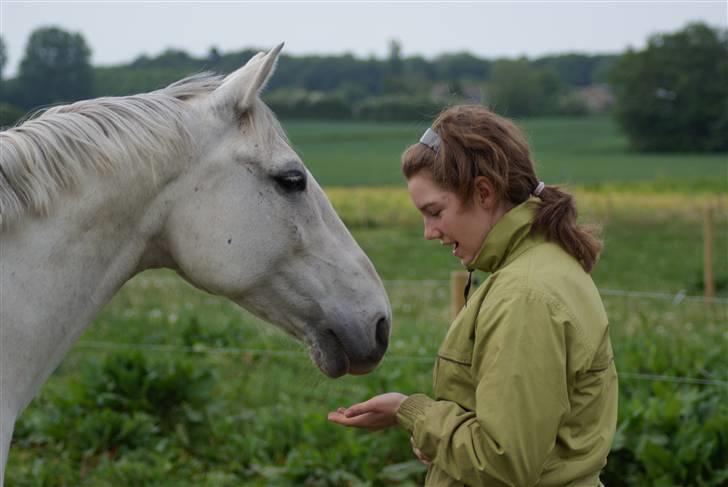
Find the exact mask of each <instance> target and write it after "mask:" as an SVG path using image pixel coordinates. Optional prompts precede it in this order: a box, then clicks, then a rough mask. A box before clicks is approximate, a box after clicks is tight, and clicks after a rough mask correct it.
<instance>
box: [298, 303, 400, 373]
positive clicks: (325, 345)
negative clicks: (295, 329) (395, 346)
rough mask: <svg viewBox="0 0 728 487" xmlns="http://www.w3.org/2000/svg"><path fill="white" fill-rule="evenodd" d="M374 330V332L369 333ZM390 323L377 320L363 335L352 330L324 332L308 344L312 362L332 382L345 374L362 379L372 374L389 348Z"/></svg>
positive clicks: (349, 328)
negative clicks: (361, 377) (363, 376)
mask: <svg viewBox="0 0 728 487" xmlns="http://www.w3.org/2000/svg"><path fill="white" fill-rule="evenodd" d="M372 327H373V331H370V330H372ZM390 330H391V320H390V318H389V317H388V316H383V315H382V316H380V317H378V318H377V319H376V320H374V324H373V325H369V326H366V327H365V332H364V333H362V332H361V331H360V329H358V328H356V327H352V326H346V325H344V326H341V327H338V328H337V329H334V328H325V329H323V330H322V331H319V332H316V333H315V335H314V337H313V338H312V340H311V348H310V353H311V359H312V360H313V362H314V363H315V364H316V365H317V366H318V367H319V369H321V371H322V372H323V373H324V374H325V375H327V376H329V377H331V378H333V379H335V378H337V377H341V376H342V375H344V374H352V375H363V374H368V373H369V372H371V371H373V370H374V369H375V368H376V367H377V365H378V364H379V362H380V361H381V360H382V357H383V356H384V352H386V351H387V346H388V345H389V333H390Z"/></svg>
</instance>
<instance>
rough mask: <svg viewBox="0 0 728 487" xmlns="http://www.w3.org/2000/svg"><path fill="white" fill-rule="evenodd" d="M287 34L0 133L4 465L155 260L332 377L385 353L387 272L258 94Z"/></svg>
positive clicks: (363, 369) (364, 368)
mask: <svg viewBox="0 0 728 487" xmlns="http://www.w3.org/2000/svg"><path fill="white" fill-rule="evenodd" d="M281 47H282V44H281V45H280V46H278V47H277V48H275V49H273V50H271V51H270V52H268V53H267V54H264V53H259V54H258V55H256V56H255V57H253V58H252V59H251V60H250V61H249V62H248V63H247V64H246V65H245V66H243V67H242V68H240V69H239V70H237V71H236V72H234V73H232V74H231V75H229V76H227V77H226V78H224V79H222V78H220V77H214V76H197V77H192V78H188V79H185V80H182V81H180V82H177V83H175V84H173V85H170V86H169V87H167V88H165V89H162V90H160V91H156V92H153V93H148V94H141V95H136V96H129V97H121V98H101V99H96V100H89V101H82V102H78V103H74V104H72V105H67V106H60V107H55V108H52V109H50V110H48V111H46V112H45V113H44V114H42V115H41V116H39V117H36V118H34V119H32V120H30V121H27V122H25V123H24V124H23V125H21V126H19V127H16V128H13V129H10V130H8V131H6V132H2V133H0V143H1V149H0V218H1V220H0V239H1V240H0V324H1V328H0V367H1V369H0V441H1V442H2V443H1V445H0V448H1V453H2V458H0V462H1V463H0V468H2V470H0V472H1V471H4V466H5V463H6V461H7V455H8V449H9V445H10V439H11V436H12V431H13V426H14V423H15V420H16V418H17V417H18V415H19V414H20V412H21V411H22V410H23V409H24V408H25V407H26V406H27V404H28V403H29V402H30V400H31V399H32V397H33V396H34V395H35V394H36V393H37V391H38V389H39V388H40V387H41V385H42V384H43V382H44V381H45V380H46V379H47V378H48V376H49V375H50V374H51V372H52V371H53V370H54V369H55V368H56V367H57V365H58V364H59V362H60V361H61V359H62V357H63V356H64V354H65V353H66V352H67V351H68V350H69V349H70V347H71V346H72V344H73V343H74V341H75V340H76V339H77V338H78V336H79V335H80V334H81V333H82V332H83V331H84V329H85V328H86V327H87V326H88V324H89V323H90V322H91V321H92V320H93V318H94V316H96V314H97V313H98V312H99V310H100V309H101V308H102V307H103V306H104V304H105V303H107V302H108V301H109V300H110V299H111V297H112V296H113V295H114V294H115V293H116V292H117V291H118V290H119V288H120V287H121V286H122V284H124V282H126V281H127V280H128V279H130V278H131V277H132V276H134V275H135V274H137V273H139V272H141V271H143V270H145V269H150V268H159V267H167V268H171V269H174V270H176V271H177V272H178V273H179V274H180V275H181V276H182V277H183V278H184V279H186V280H188V281H189V282H190V283H192V284H193V285H194V286H196V287H198V288H200V289H202V290H205V291H207V292H210V293H213V294H217V295H222V296H226V297H228V298H230V299H231V300H232V301H234V302H235V303H237V304H239V305H240V306H242V307H243V308H245V309H248V310H250V311H251V312H253V313H254V314H256V315H257V316H259V317H261V318H263V319H264V320H266V321H269V322H271V323H274V324H276V325H278V326H279V327H281V328H282V329H283V330H285V331H286V332H287V333H289V334H290V335H292V336H293V337H295V338H296V339H299V340H302V341H304V342H305V343H306V344H307V345H308V346H309V350H310V354H311V357H312V359H313V361H314V362H315V363H316V364H317V365H318V367H319V368H320V369H321V370H322V371H323V372H324V373H325V374H326V375H328V376H330V377H338V376H341V375H343V374H346V373H352V374H363V373H367V372H370V371H371V370H373V369H374V367H376V365H377V363H378V362H379V361H380V359H381V358H382V356H383V354H384V352H385V350H386V348H387V342H388V340H389V332H390V323H391V310H390V306H389V302H388V300H387V296H386V294H385V291H384V288H383V286H382V283H381V281H380V279H379V276H378V275H377V273H376V271H375V270H374V267H373V266H372V264H371V262H370V261H369V259H368V258H367V257H366V256H365V255H364V253H363V252H362V250H361V249H360V248H359V246H358V245H357V244H356V243H355V242H354V240H353V238H352V237H351V235H350V234H349V232H348V231H347V229H346V228H345V227H344V225H343V223H342V222H341V220H340V219H339V218H338V216H337V215H336V213H335V212H334V210H333V208H332V207H331V204H330V203H329V201H328V199H327V198H326V196H325V195H324V193H323V191H322V190H321V188H320V186H319V185H318V184H317V183H316V181H315V180H314V178H313V177H312V176H311V174H310V173H309V172H308V171H307V170H306V168H305V167H304V165H303V163H302V161H301V159H300V158H299V157H298V156H297V155H296V153H295V152H294V151H293V149H291V147H290V146H289V144H288V142H287V139H286V137H285V134H284V133H283V130H282V129H281V127H280V125H279V124H278V123H277V121H276V119H275V117H274V115H273V114H272V112H271V111H270V110H269V109H268V108H267V107H266V106H265V105H264V104H263V102H262V101H261V100H260V98H259V92H260V90H261V89H262V87H263V86H264V84H265V82H266V81H267V79H268V78H269V76H270V74H271V73H272V70H273V67H274V65H275V62H276V59H277V57H278V53H279V52H280V49H281ZM0 479H1V474H0Z"/></svg>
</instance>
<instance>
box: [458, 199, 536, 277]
mask: <svg viewBox="0 0 728 487" xmlns="http://www.w3.org/2000/svg"><path fill="white" fill-rule="evenodd" d="M538 204H539V200H538V199H537V198H533V197H531V198H529V199H528V200H526V201H524V202H523V203H521V204H520V205H518V206H515V207H513V208H511V210H510V211H508V212H507V213H506V214H505V215H503V216H502V217H501V219H500V220H498V221H497V222H496V223H495V225H493V228H491V229H490V232H488V235H486V236H485V240H484V241H483V246H482V247H481V248H480V251H479V252H478V255H476V256H475V259H473V261H472V262H471V263H470V264H469V265H468V266H467V267H468V270H469V271H473V270H475V269H478V270H481V271H485V272H495V271H496V270H498V269H499V268H501V267H503V266H504V265H506V264H508V263H509V262H511V261H512V260H513V259H515V258H516V257H517V256H519V255H520V254H522V253H523V252H525V251H526V250H528V249H529V248H531V247H533V246H534V245H535V244H536V243H537V242H538V241H540V240H542V238H540V237H531V238H528V237H529V234H530V233H531V222H532V221H533V218H534V214H535V211H536V208H538Z"/></svg>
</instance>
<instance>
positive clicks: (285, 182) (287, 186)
mask: <svg viewBox="0 0 728 487" xmlns="http://www.w3.org/2000/svg"><path fill="white" fill-rule="evenodd" d="M273 179H274V180H275V182H276V183H277V184H278V186H280V187H281V189H283V191H285V192H286V193H300V192H302V191H305V190H306V175H305V174H303V173H302V172H301V171H297V170H293V171H285V172H282V173H280V174H276V175H275V176H273Z"/></svg>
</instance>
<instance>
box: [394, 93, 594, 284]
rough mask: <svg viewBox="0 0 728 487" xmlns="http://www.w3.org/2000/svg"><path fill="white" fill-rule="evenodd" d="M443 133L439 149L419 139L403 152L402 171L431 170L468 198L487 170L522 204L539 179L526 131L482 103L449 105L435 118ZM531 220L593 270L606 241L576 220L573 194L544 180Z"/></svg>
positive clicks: (501, 193)
mask: <svg viewBox="0 0 728 487" xmlns="http://www.w3.org/2000/svg"><path fill="white" fill-rule="evenodd" d="M432 128H433V130H434V131H435V132H437V134H438V135H439V136H440V139H441V141H440V147H439V148H438V150H437V151H434V150H432V149H431V148H430V147H428V146H426V145H425V144H422V143H417V144H414V145H412V146H410V147H409V148H407V150H405V151H404V153H403V154H402V172H403V173H404V176H405V178H407V179H410V178H411V177H413V176H414V175H415V174H418V173H419V172H420V171H428V172H429V173H430V175H431V177H432V179H433V181H434V182H435V183H436V184H437V185H438V186H440V187H441V188H443V189H445V190H447V191H451V192H453V193H455V194H456V195H458V198H459V199H460V201H461V202H463V203H464V204H470V203H471V202H472V200H473V192H474V191H475V178H476V177H477V176H485V177H486V178H487V179H488V180H489V181H490V183H491V185H492V186H493V190H494V191H495V192H496V195H497V196H498V197H499V198H500V199H501V200H504V201H508V202H510V203H512V204H514V205H518V204H521V203H523V202H524V201H526V200H527V199H528V198H529V196H531V193H533V191H534V190H535V189H536V186H537V185H538V183H539V180H538V178H537V177H536V172H535V170H534V164H533V161H532V160H531V154H530V151H529V149H528V143H527V142H526V138H525V136H524V135H523V132H521V130H520V129H519V128H518V127H516V125H515V124H513V122H511V121H510V120H508V119H506V118H503V117H501V116H499V115H497V114H495V113H493V112H491V111H490V110H488V109H487V108H485V107H483V106H480V105H457V106H453V107H450V108H447V109H445V110H444V111H443V112H442V113H440V115H439V116H438V117H437V119H436V120H435V122H434V123H433V124H432ZM539 198H540V205H539V207H538V210H537V211H536V216H535V217H534V220H533V222H532V225H531V231H532V232H533V233H539V234H542V235H543V236H544V237H545V238H546V239H547V240H549V241H553V242H556V243H558V244H559V245H561V247H563V249H564V250H566V251H567V252H568V253H569V254H571V255H572V256H573V257H574V258H575V259H576V260H578V261H579V262H580V263H581V265H582V267H583V268H584V270H585V271H586V272H591V270H592V268H593V267H594V264H595V263H596V260H597V258H598V257H599V252H600V251H601V249H602V243H601V242H600V241H599V240H598V239H597V237H596V236H595V235H596V233H597V229H596V227H590V228H587V227H583V226H580V225H577V223H576V216H577V213H576V206H575V205H574V200H573V198H572V196H571V195H570V194H569V193H567V192H566V191H564V190H562V189H560V188H559V187H557V186H545V187H544V188H543V191H542V192H541V194H540V195H539Z"/></svg>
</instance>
